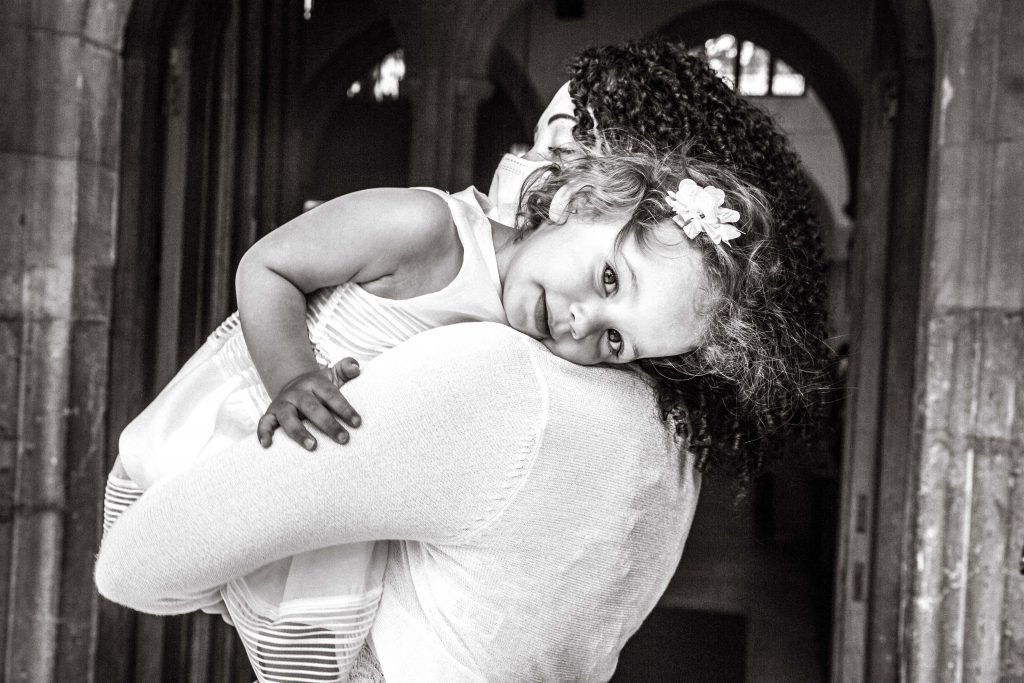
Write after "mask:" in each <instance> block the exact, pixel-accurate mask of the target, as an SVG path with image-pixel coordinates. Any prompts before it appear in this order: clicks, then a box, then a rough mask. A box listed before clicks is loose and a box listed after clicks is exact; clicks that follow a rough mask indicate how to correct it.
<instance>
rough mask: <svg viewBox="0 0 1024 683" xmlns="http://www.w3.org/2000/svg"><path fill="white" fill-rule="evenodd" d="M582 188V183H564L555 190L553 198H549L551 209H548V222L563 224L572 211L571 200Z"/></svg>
mask: <svg viewBox="0 0 1024 683" xmlns="http://www.w3.org/2000/svg"><path fill="white" fill-rule="evenodd" d="M582 187H583V183H572V182H569V183H566V184H565V185H562V186H561V187H560V188H558V189H557V190H555V196H554V197H552V198H551V208H549V209H548V220H549V221H550V222H551V223H554V224H555V225H558V224H560V223H564V222H565V220H566V219H567V218H568V217H569V214H571V213H573V211H572V198H573V197H575V196H576V192H578V191H579V190H580V189H581V188H582Z"/></svg>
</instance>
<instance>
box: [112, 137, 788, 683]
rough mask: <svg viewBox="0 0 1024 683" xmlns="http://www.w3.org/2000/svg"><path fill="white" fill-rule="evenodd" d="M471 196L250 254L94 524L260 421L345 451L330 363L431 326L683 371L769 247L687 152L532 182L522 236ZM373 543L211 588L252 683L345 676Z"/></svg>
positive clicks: (559, 167) (380, 211) (321, 219)
mask: <svg viewBox="0 0 1024 683" xmlns="http://www.w3.org/2000/svg"><path fill="white" fill-rule="evenodd" d="M481 201H482V198H481V197H480V196H479V195H478V193H476V192H475V190H473V189H472V188H471V189H469V190H466V191H464V192H461V193H459V194H457V195H452V196H449V195H447V194H445V193H443V192H439V191H436V190H425V189H413V190H395V189H387V190H370V191H364V192H358V193H355V194H352V195H347V196H345V197H341V198H339V199H336V200H334V201H332V202H328V203H327V204H325V205H323V206H321V207H319V208H317V209H315V210H314V211H312V212H310V213H309V214H306V215H303V216H301V217H299V218H297V219H295V220H293V221H292V222H290V223H288V224H287V225H285V226H283V227H282V228H280V229H278V230H277V231H275V232H273V233H271V234H270V235H268V236H267V237H265V238H264V239H262V240H261V241H260V242H259V243H257V244H256V245H255V246H254V247H253V248H252V249H251V250H250V251H249V252H248V253H247V254H246V255H245V257H244V258H243V260H242V263H241V264H240V266H239V270H238V276H237V280H236V284H237V287H238V300H239V313H238V314H236V315H234V316H232V317H231V318H229V319H228V320H227V321H226V322H225V323H223V324H222V325H221V326H220V327H219V328H218V329H217V331H215V332H214V334H213V335H212V336H211V337H210V339H209V340H208V341H207V343H206V344H205V345H204V346H203V347H202V348H201V349H200V350H199V351H198V352H197V353H196V354H195V355H194V356H193V357H192V358H191V359H190V360H189V362H188V363H187V364H186V365H185V366H184V367H183V368H182V370H181V371H180V372H179V373H178V375H177V376H176V377H175V378H174V379H173V380H172V381H171V383H170V384H169V385H168V386H167V388H165V389H164V391H163V392H162V393H161V394H160V395H159V396H158V397H157V398H156V400H155V401H154V402H153V403H152V404H151V405H150V406H148V407H147V408H146V409H145V410H144V411H143V413H142V414H141V415H139V417H138V418H136V420H135V421H133V422H132V423H131V424H130V425H129V426H128V428H126V429H125V431H124V432H123V434H122V436H121V442H120V448H121V452H120V457H119V464H118V466H116V467H115V471H114V473H112V475H111V478H110V480H109V482H108V492H107V508H106V514H107V519H106V522H107V523H108V524H109V523H112V522H113V520H114V518H115V517H116V515H117V514H119V512H120V511H122V510H123V509H124V508H125V507H126V506H127V505H128V504H129V503H130V502H131V501H132V500H133V499H134V498H135V497H137V495H138V490H139V489H140V488H141V489H145V488H147V487H149V486H151V485H153V484H155V483H156V482H158V481H160V480H161V479H164V478H167V477H169V476H172V475H173V474H174V473H175V472H179V471H181V470H182V469H184V468H187V467H189V466H190V465H191V464H192V463H194V462H196V460H197V459H199V458H204V457H207V456H209V455H212V454H214V453H216V452H217V451H219V450H222V449H223V448H225V447H226V446H228V445H230V444H231V443H232V442H234V441H236V440H238V439H241V438H251V434H252V432H253V430H254V428H255V427H256V425H257V421H259V420H260V416H261V415H262V414H263V413H264V411H265V410H267V416H268V417H267V418H266V419H265V420H264V421H263V423H262V424H261V425H260V427H261V429H260V431H261V440H263V439H264V438H265V437H266V436H267V433H268V432H269V431H272V430H273V428H274V427H275V426H277V425H280V426H282V427H284V428H285V429H286V431H288V433H289V434H290V435H292V436H293V437H297V438H298V439H299V440H300V441H301V442H303V443H305V445H306V446H307V448H310V449H312V448H314V447H315V442H313V439H314V437H313V435H312V434H311V433H309V432H308V431H307V430H306V428H305V427H304V426H303V425H302V423H301V418H306V419H308V420H309V421H310V422H312V423H314V424H316V425H318V426H321V430H322V431H324V432H325V433H327V434H328V435H330V436H333V437H334V438H336V439H337V440H338V441H340V442H344V441H345V440H347V438H348V434H347V432H346V431H344V430H343V428H342V427H341V425H340V424H339V423H338V418H340V419H341V420H343V421H344V422H345V423H347V424H348V425H349V426H350V427H357V426H358V423H359V417H358V416H357V415H356V413H355V411H354V410H352V408H351V407H350V406H348V405H347V403H345V402H344V401H343V400H342V399H339V396H338V395H337V391H336V388H335V387H334V385H333V384H329V382H328V379H327V378H328V377H329V376H330V377H332V378H333V379H334V380H335V381H340V380H343V379H348V378H351V377H352V376H354V374H355V373H356V369H355V367H354V366H353V365H352V364H351V361H349V362H348V363H339V361H341V359H344V358H353V359H355V360H356V361H358V362H367V361H369V360H371V359H372V358H373V357H374V356H376V355H377V354H379V353H380V352H381V351H383V350H385V349H387V348H390V347H392V346H394V345H396V344H398V343H400V342H401V341H403V340H405V339H408V338H409V337H411V336H413V335H414V334H417V333H418V332H421V331H423V330H426V329H428V328H430V327H434V326H439V325H447V324H452V323H456V322H461V321H469V320H489V321H498V322H505V323H507V324H509V325H510V326H512V327H514V328H515V329H517V330H519V331H520V332H523V333H525V334H527V335H530V336H532V337H534V338H536V339H539V340H540V341H541V342H542V343H543V344H544V345H545V346H547V348H549V349H550V350H551V351H552V352H553V353H555V354H556V355H558V356H561V357H563V358H565V359H567V360H570V361H573V362H575V363H579V364H597V363H608V364H626V363H633V362H634V361H638V360H640V359H644V358H648V359H675V360H681V359H685V358H687V357H688V356H692V355H693V354H691V353H690V352H692V351H694V350H695V349H698V348H700V347H701V346H702V344H704V343H705V340H706V339H707V338H709V335H714V334H717V332H716V330H718V328H720V327H721V326H722V324H723V323H724V321H726V319H727V318H728V307H727V306H723V305H722V303H721V302H722V301H723V300H727V298H728V296H729V294H730V293H729V291H728V290H729V288H730V287H732V286H734V283H735V282H737V281H738V278H739V279H742V273H743V272H744V270H745V269H746V268H747V266H748V265H749V264H750V263H751V262H752V261H751V259H752V258H753V257H755V256H756V254H757V253H758V250H760V249H762V248H763V245H765V244H766V243H768V242H769V241H770V240H771V224H770V221H769V220H768V218H767V211H766V210H765V208H764V201H763V199H762V197H761V196H760V194H759V193H758V192H757V191H756V190H754V189H753V188H752V187H751V186H749V185H747V184H745V183H743V182H742V181H740V180H739V179H737V178H736V177H735V176H733V175H732V174H730V173H728V172H726V171H724V170H722V169H719V168H715V167H712V166H709V165H706V164H687V163H686V161H685V159H684V157H683V156H682V155H681V154H670V155H664V156H661V155H657V154H654V153H652V152H651V151H650V150H641V151H639V152H636V151H626V150H618V151H616V152H615V153H614V154H606V155H604V156H594V155H589V154H584V155H583V156H581V157H580V158H578V159H575V160H571V161H567V162H565V163H562V164H556V165H552V166H550V167H548V168H546V169H544V170H541V171H538V172H537V173H535V174H534V175H533V176H532V177H531V179H530V181H528V185H527V188H526V189H525V190H524V193H523V198H522V201H521V210H520V215H519V216H518V222H519V228H520V229H519V230H513V229H511V228H509V227H507V226H504V225H501V224H498V223H494V222H491V221H489V220H488V219H487V218H486V217H485V216H484V213H483V207H481V204H480V202H481ZM730 283H733V284H730ZM697 355H698V356H699V355H700V354H697ZM336 364H337V365H336ZM694 367H699V363H698V364H697V365H696V366H694ZM331 368H334V373H335V374H333V375H331V374H330V372H329V370H330V369H331ZM338 373H340V377H339V375H338ZM325 382H328V384H327V385H325V384H324V383H325ZM271 396H275V397H276V398H275V400H274V401H273V402H271V400H270V397H271ZM268 406H269V409H268ZM425 466H429V463H425ZM239 493H240V495H244V492H239ZM386 547H387V546H386V544H375V543H373V542H367V543H360V544H349V545H345V546H337V547H332V548H326V549H324V550H319V551H313V552H307V553H303V554H301V555H297V556H294V557H291V558H287V559H284V560H279V561H276V562H273V563H271V564H269V565H267V566H266V567H264V568H263V569H261V570H259V571H257V572H254V573H253V574H250V575H249V576H246V577H243V578H240V579H237V580H235V581H232V582H231V583H229V584H228V585H227V586H226V587H225V588H224V590H223V592H222V596H223V599H224V603H225V605H226V607H227V613H228V615H229V616H230V618H231V619H232V620H233V623H234V624H235V626H236V627H237V629H238V632H239V635H240V637H241V639H242V641H243V643H244V644H245V646H246V648H247V651H248V653H249V656H250V660H251V662H252V664H253V668H254V669H255V671H256V674H257V676H258V677H259V679H260V680H261V681H278V680H288V681H307V680H308V681H314V680H315V681H324V680H332V681H333V680H346V679H347V676H348V671H349V668H350V667H351V665H352V662H353V660H354V659H355V657H356V655H357V653H358V651H359V649H360V647H361V645H362V642H363V640H364V639H365V637H366V635H367V633H368V631H369V627H370V625H371V624H372V621H373V617H374V613H375V610H376V606H377V603H378V601H379V599H380V594H381V582H382V577H383V571H384V566H385V561H386Z"/></svg>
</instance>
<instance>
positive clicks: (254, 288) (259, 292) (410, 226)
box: [235, 189, 457, 397]
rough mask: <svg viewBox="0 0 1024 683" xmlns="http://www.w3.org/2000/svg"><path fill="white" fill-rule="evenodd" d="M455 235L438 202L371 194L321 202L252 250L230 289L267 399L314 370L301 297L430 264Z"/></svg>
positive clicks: (420, 194)
mask: <svg viewBox="0 0 1024 683" xmlns="http://www.w3.org/2000/svg"><path fill="white" fill-rule="evenodd" d="M453 235H454V231H453V227H452V217H451V213H450V211H449V210H448V206H447V204H446V203H445V201H444V200H443V199H442V198H440V197H438V196H437V195H435V194H433V193H430V192H424V191H422V190H405V189H376V190H364V191H361V192H355V193H352V194H349V195H345V196H343V197H338V198H337V199H334V200H331V201H329V202H326V203H325V204H322V205H321V206H318V207H317V208H315V209H313V210H312V211H310V212H308V213H305V214H303V215H301V216H299V217H297V218H295V219H294V220H292V221H290V222H288V223H286V224H285V225H283V226H281V227H280V228H278V229H277V230H274V231H273V232H271V233H270V234H268V235H267V236H266V237H264V238H263V239H261V240H260V241H259V242H257V243H256V244H255V245H253V247H252V248H251V249H249V251H247V252H246V253H245V256H243V257H242V260H241V262H240V263H239V266H238V272H237V274H236V276H235V288H236V290H237V294H238V310H239V314H240V317H241V321H242V332H243V334H244V335H245V341H246V345H247V346H248V348H249V353H250V355H251V356H252V359H253V363H254V364H255V366H256V370H257V371H258V372H259V374H260V378H261V379H262V380H263V384H264V385H265V386H266V388H267V393H269V394H270V395H271V396H272V397H273V396H276V395H277V394H278V392H279V391H280V390H281V388H282V387H283V386H284V385H285V384H287V383H288V382H289V381H290V380H292V379H293V378H295V377H297V376H298V375H300V374H302V373H305V372H310V371H315V370H316V369H317V364H316V360H315V358H314V357H313V352H312V349H311V348H310V346H309V338H308V334H307V331H306V294H308V293H310V292H313V291H315V290H317V289H320V288H322V287H329V286H334V285H339V284H342V283H344V282H356V283H361V284H362V283H366V282H370V281H373V280H377V279H379V278H382V277H385V276H388V275H391V274H393V273H395V272H396V271H397V270H398V269H399V268H401V267H402V266H403V265H406V264H409V263H410V262H416V263H422V262H423V260H424V259H426V260H427V261H428V262H429V260H430V259H431V258H432V257H434V256H437V255H438V253H439V252H442V251H443V250H444V249H445V248H450V245H451V243H452V242H451V240H452V236H453ZM456 239H457V238H456Z"/></svg>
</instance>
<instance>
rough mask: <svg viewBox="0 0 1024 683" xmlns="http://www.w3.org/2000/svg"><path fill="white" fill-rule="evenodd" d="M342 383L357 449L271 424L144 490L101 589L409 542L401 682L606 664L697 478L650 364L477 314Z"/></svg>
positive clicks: (218, 580)
mask: <svg viewBox="0 0 1024 683" xmlns="http://www.w3.org/2000/svg"><path fill="white" fill-rule="evenodd" d="M345 394H346V396H347V397H348V399H349V400H350V401H351V402H352V405H354V406H356V408H357V409H358V410H359V411H360V414H361V415H362V416H363V418H364V421H363V426H361V427H360V428H359V429H357V430H355V431H354V432H353V434H352V440H351V442H350V443H349V444H348V445H346V446H337V445H333V444H331V442H330V441H329V440H328V439H327V438H321V439H319V442H320V446H319V447H318V449H317V451H316V452H314V453H308V452H306V451H304V450H303V449H302V448H301V447H299V446H298V445H296V444H294V443H292V442H291V441H290V440H289V439H288V438H287V436H285V435H284V434H283V433H280V432H279V433H278V434H277V435H276V438H275V442H274V446H273V447H272V448H271V449H269V450H266V451H264V450H263V449H261V448H260V446H259V444H258V443H257V442H256V439H255V438H252V439H247V440H245V441H243V442H241V443H239V444H238V446H237V447H235V448H233V449H230V450H229V451H228V452H226V453H224V454H223V455H220V456H217V457H215V458H211V459H209V460H207V461H206V462H204V463H201V464H199V465H198V466H196V467H194V468H192V469H190V470H188V471H186V472H184V473H183V474H181V475H180V476H177V477H174V478H171V479H169V480H166V481H161V482H159V483H158V484H157V485H156V486H154V487H153V488H151V489H150V490H149V491H148V492H147V493H146V494H145V495H144V496H143V497H142V499H141V500H140V501H139V502H138V503H136V504H135V505H134V506H133V507H132V508H130V509H129V510H128V511H127V512H126V513H125V514H124V516H123V517H122V518H121V519H120V520H119V521H118V522H117V523H116V524H114V526H113V527H112V528H111V530H110V531H109V532H108V534H107V536H106V538H105V539H104V542H103V546H102V548H101V549H100V554H99V558H98V560H97V564H96V584H97V586H98V588H99V590H100V593H102V594H103V595H104V596H106V597H108V598H110V599H111V600H114V601H115V602H119V603H121V604H124V605H127V606H129V607H132V608H134V609H137V610H141V611H145V612H152V613H156V614H168V613H180V612H187V611H192V610H195V609H198V608H200V607H202V606H205V605H208V604H211V603H214V602H216V601H217V599H218V596H217V590H218V587H219V586H220V585H221V584H223V583H224V582H225V581H227V580H228V579H231V578H233V577H236V576H239V575H242V574H245V573H247V572H249V571H251V570H253V569H255V568H257V567H259V566H262V565H264V564H266V563H267V562H268V561H270V560H274V559H277V558H281V557H286V556H288V555H294V554H296V553H299V552H302V551H305V550H309V549H312V548H317V547H323V546H328V545H336V544H340V543H350V542H355V541H363V540H375V539H398V540H395V541H393V542H392V543H391V544H390V549H389V552H390V557H389V561H388V569H387V574H386V576H385V592H384V598H383V600H382V603H381V607H380V612H379V614H378V616H377V621H376V623H375V624H374V627H373V631H372V639H373V646H374V649H375V650H376V652H377V655H378V657H379V659H380V663H381V667H382V669H383V671H384V675H385V677H386V678H387V680H388V683H402V682H404V681H443V682H445V683H447V682H449V681H602V680H607V679H608V678H609V677H610V676H611V675H612V672H613V671H614V669H615V665H616V662H617V659H618V653H619V651H620V649H621V648H622V646H623V644H624V643H625V642H626V640H627V639H628V638H629V637H630V636H631V635H632V634H633V633H634V632H635V631H636V629H637V628H638V627H639V626H640V623H641V622H642V620H643V619H644V617H646V615H647V614H648V613H649V612H650V610H651V609H652V608H653V607H654V605H655V603H656V602H657V600H658V598H659V596H660V595H661V594H662V592H663V591H664V589H665V586H666V585H667V583H668V581H669V579H670V578H671V576H672V574H673V572H674V570H675V567H676V564H677V563H678V561H679V558H680V555H681V554H682V550H683V543H684V541H685V539H686V535H687V533H688V531H689V528H690V522H691V521H692V518H693V513H694V509H695V507H696V503H697V494H698V490H699V477H698V475H697V473H696V472H695V471H694V469H693V466H692V461H691V460H690V459H689V458H686V459H683V458H681V457H680V456H679V455H678V450H677V447H676V445H675V443H674V441H673V436H672V434H671V431H670V430H669V429H668V428H667V427H666V426H665V425H664V424H663V423H662V422H661V420H660V419H659V417H658V413H657V406H656V403H655V400H654V396H653V393H652V391H651V389H650V388H649V387H648V386H647V385H646V384H645V383H644V382H643V380H641V379H640V378H639V377H638V376H636V375H634V374H632V373H630V372H628V371H624V370H615V369H610V368H582V367H579V366H576V365H572V364H571V363H568V362H566V361H563V360H561V359H559V358H557V357H555V356H553V355H551V354H550V353H548V352H547V350H546V349H544V348H543V346H541V345H540V344H539V343H537V342H535V341H533V340H530V339H529V338H527V337H524V336H523V335H520V334H519V333H517V332H515V331H513V330H511V329H509V328H507V327H504V326H500V325H496V324H492V323H466V324H461V325H454V326H450V327H445V328H440V329H435V330H431V331H428V332H425V333H423V334H421V335H419V336H417V337H414V338H413V339H412V340H410V341H408V342H406V343H405V344H403V345H402V346H399V347H398V348H396V349H393V350H390V351H388V352H386V353H384V354H383V355H381V356H380V357H379V358H378V359H377V360H375V361H374V362H373V363H371V364H370V365H369V366H367V367H366V368H365V369H364V371H363V374H362V376H361V377H360V378H359V379H357V380H355V381H354V382H351V383H349V384H348V385H346V387H345Z"/></svg>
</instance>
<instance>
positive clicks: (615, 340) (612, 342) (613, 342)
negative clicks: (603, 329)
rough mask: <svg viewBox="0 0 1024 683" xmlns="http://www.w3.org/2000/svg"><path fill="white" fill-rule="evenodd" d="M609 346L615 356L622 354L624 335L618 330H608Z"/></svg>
mask: <svg viewBox="0 0 1024 683" xmlns="http://www.w3.org/2000/svg"><path fill="white" fill-rule="evenodd" d="M608 348H610V349H611V351H612V355H614V356H615V357H619V356H621V355H622V335H621V334H619V331H618V330H608Z"/></svg>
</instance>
